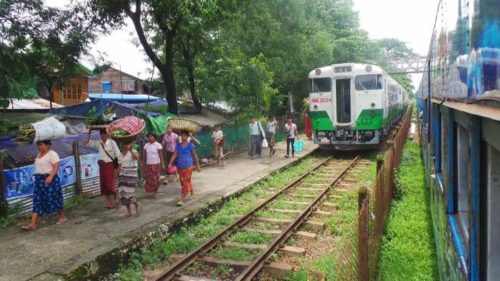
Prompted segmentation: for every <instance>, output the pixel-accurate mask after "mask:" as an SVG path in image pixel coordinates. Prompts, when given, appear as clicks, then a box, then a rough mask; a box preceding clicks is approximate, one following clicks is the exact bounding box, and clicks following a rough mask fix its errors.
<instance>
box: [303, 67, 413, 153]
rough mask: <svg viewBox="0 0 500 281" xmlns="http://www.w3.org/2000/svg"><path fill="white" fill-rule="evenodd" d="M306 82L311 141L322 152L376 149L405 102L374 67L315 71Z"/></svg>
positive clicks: (391, 82) (395, 86) (402, 94)
mask: <svg viewBox="0 0 500 281" xmlns="http://www.w3.org/2000/svg"><path fill="white" fill-rule="evenodd" d="M309 82H310V94H309V112H310V117H311V125H312V128H313V131H314V142H315V143H317V144H319V145H320V147H321V148H323V149H336V150H354V149H365V148H366V149H370V148H375V147H377V146H378V145H379V144H380V142H381V138H382V137H383V136H384V135H385V134H386V132H387V131H388V129H389V128H390V127H391V126H392V125H393V124H394V123H395V122H396V121H397V120H399V118H400V117H401V116H402V113H403V112H404V107H405V104H406V103H407V95H406V93H405V92H404V90H403V88H402V87H401V86H400V85H399V84H398V83H397V82H396V81H395V80H394V79H392V78H391V77H390V76H389V75H388V74H387V73H385V72H384V71H383V70H382V69H381V68H380V67H378V66H376V65H369V64H355V63H348V64H334V65H331V66H326V67H322V68H317V69H315V70H313V71H311V72H310V73H309Z"/></svg>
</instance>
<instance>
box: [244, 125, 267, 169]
mask: <svg viewBox="0 0 500 281" xmlns="http://www.w3.org/2000/svg"><path fill="white" fill-rule="evenodd" d="M248 129H249V133H250V142H251V150H250V153H249V154H250V156H252V160H253V159H255V156H258V157H260V156H261V154H262V140H263V139H264V138H265V137H266V133H265V132H264V129H263V128H262V125H261V124H260V122H258V121H257V118H255V117H252V120H251V121H250V124H249V125H248Z"/></svg>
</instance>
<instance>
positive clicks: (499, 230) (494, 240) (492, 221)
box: [486, 145, 500, 281]
mask: <svg viewBox="0 0 500 281" xmlns="http://www.w3.org/2000/svg"><path fill="white" fill-rule="evenodd" d="M486 158H487V163H488V167H487V199H486V201H487V207H486V231H487V236H486V240H487V244H486V263H487V266H486V270H487V274H486V275H487V279H486V280H488V281H490V280H498V276H500V267H499V266H498V265H499V264H500V240H499V239H498V237H500V216H499V214H500V204H499V202H500V151H499V150H497V149H495V148H494V147H493V146H491V145H488V148H487V152H486Z"/></svg>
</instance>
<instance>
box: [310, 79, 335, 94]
mask: <svg viewBox="0 0 500 281" xmlns="http://www.w3.org/2000/svg"><path fill="white" fill-rule="evenodd" d="M310 80H311V81H310V82H311V83H310V85H311V93H319V92H331V91H332V79H331V78H328V77H325V78H312V79H310Z"/></svg>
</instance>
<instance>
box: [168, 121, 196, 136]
mask: <svg viewBox="0 0 500 281" xmlns="http://www.w3.org/2000/svg"><path fill="white" fill-rule="evenodd" d="M168 125H169V126H170V127H171V128H172V130H174V131H188V132H190V133H196V132H198V131H199V130H200V129H201V126H200V124H198V122H195V121H192V120H187V119H180V118H172V119H169V120H168Z"/></svg>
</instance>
